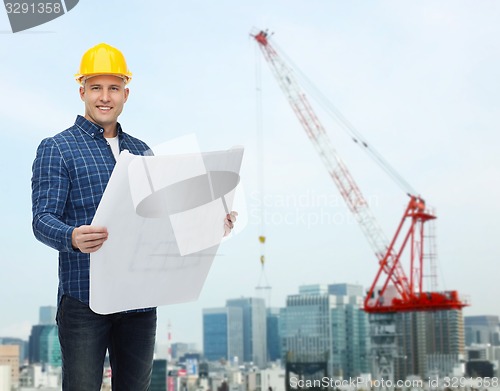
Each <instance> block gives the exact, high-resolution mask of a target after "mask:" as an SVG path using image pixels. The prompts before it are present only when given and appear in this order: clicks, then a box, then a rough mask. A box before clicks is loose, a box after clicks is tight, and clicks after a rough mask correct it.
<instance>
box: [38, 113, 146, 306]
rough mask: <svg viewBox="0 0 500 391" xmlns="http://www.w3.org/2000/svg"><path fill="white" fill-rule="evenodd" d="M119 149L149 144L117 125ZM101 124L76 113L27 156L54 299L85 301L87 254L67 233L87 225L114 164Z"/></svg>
mask: <svg viewBox="0 0 500 391" xmlns="http://www.w3.org/2000/svg"><path fill="white" fill-rule="evenodd" d="M117 130H118V139H119V146H120V151H122V150H124V149H127V150H128V151H129V152H130V153H132V154H135V155H144V154H147V151H148V150H149V147H148V146H147V145H146V144H145V143H144V142H142V141H140V140H139V139H136V138H134V137H132V136H130V135H128V134H126V133H124V132H123V131H122V129H121V126H120V124H118V125H117ZM115 163H116V161H115V158H114V156H113V153H112V151H111V147H110V145H109V144H108V142H107V141H106V139H105V138H104V130H103V129H102V128H100V127H99V126H98V125H96V124H94V123H92V122H90V121H88V120H87V119H85V118H84V117H82V116H78V117H77V118H76V121H75V124H74V125H73V126H72V127H70V128H69V129H66V130H65V131H63V132H61V133H59V134H57V135H55V136H54V137H49V138H46V139H44V140H43V141H42V142H41V143H40V146H39V147H38V150H37V153H36V158H35V161H34V162H33V177H32V179H31V188H32V202H33V232H34V234H35V237H36V238H37V239H38V240H40V241H41V242H43V243H45V244H47V245H48V246H50V247H53V248H55V249H56V250H58V251H59V289H58V303H59V302H60V300H61V297H62V295H64V294H65V295H69V296H71V297H74V298H76V299H78V300H80V301H81V302H84V303H86V304H89V270H90V255H89V254H84V253H81V252H80V251H79V250H75V249H74V248H73V247H72V245H71V234H72V233H73V230H74V229H75V227H79V226H80V225H89V224H90V223H91V222H92V219H93V217H94V214H95V212H96V210H97V206H98V205H99V202H100V201H101V198H102V195H103V192H104V189H105V188H106V185H107V183H108V181H109V177H110V176H111V172H112V171H113V168H114V166H115Z"/></svg>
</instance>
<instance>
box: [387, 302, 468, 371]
mask: <svg viewBox="0 0 500 391" xmlns="http://www.w3.org/2000/svg"><path fill="white" fill-rule="evenodd" d="M395 318H396V340H397V346H398V349H399V351H398V352H397V357H396V359H395V378H396V379H405V378H406V377H407V376H408V375H418V376H421V377H422V378H426V377H428V376H436V375H437V376H440V377H444V376H452V375H453V374H454V372H455V371H456V370H457V369H458V368H459V367H460V365H461V362H463V361H464V359H465V346H464V327H463V326H464V325H463V317H462V311H461V310H448V311H421V312H402V313H397V314H396V317H395Z"/></svg>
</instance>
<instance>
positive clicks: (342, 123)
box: [273, 42, 418, 195]
mask: <svg viewBox="0 0 500 391" xmlns="http://www.w3.org/2000/svg"><path fill="white" fill-rule="evenodd" d="M273 47H274V49H275V50H276V52H278V53H279V55H280V56H282V57H283V58H285V60H286V62H287V63H288V64H290V65H291V69H292V71H294V72H295V73H296V75H297V76H298V79H299V82H300V81H303V83H301V84H303V85H302V87H303V88H304V90H305V91H307V92H309V93H310V95H311V97H312V98H313V99H314V100H315V101H316V102H317V103H318V104H319V105H321V107H323V109H324V110H326V112H327V113H328V114H329V115H330V117H331V118H332V119H333V120H334V121H335V122H336V123H337V124H338V125H339V127H340V128H341V129H342V130H344V131H345V132H346V133H347V134H348V135H349V136H350V138H351V140H352V141H353V142H354V143H355V144H357V145H358V146H359V147H360V148H361V149H362V150H363V151H365V153H367V154H368V155H369V156H370V157H371V158H372V159H373V160H374V161H375V162H376V163H377V164H378V165H379V167H380V168H382V170H384V171H385V172H386V173H387V174H388V175H389V176H390V177H391V178H392V180H393V181H394V182H395V183H396V184H397V185H398V186H399V187H400V188H401V189H402V190H403V191H404V192H405V193H406V194H408V195H418V193H417V191H415V189H414V188H413V187H412V186H411V185H410V184H409V183H408V182H407V181H406V180H405V179H404V178H403V177H402V176H401V175H400V174H399V173H398V172H397V171H396V169H395V168H394V167H392V166H391V165H390V164H389V163H388V162H387V160H385V159H384V157H383V156H382V155H381V154H380V153H378V152H377V150H376V149H375V148H373V146H372V145H371V144H369V143H368V141H367V140H366V139H365V138H364V137H363V135H362V134H361V133H360V132H359V131H358V130H357V129H356V128H355V127H354V126H353V125H352V124H351V123H350V122H349V121H348V120H347V119H346V118H345V117H344V116H343V115H342V113H341V112H340V111H339V110H338V109H337V108H336V107H335V106H334V105H333V103H331V102H330V101H329V100H328V98H327V97H326V96H325V95H324V94H323V93H322V92H321V91H320V90H319V89H318V88H317V87H316V86H315V85H314V83H312V82H311V81H310V80H309V78H308V77H307V76H306V75H305V74H304V73H303V72H302V71H301V70H300V68H299V67H297V66H296V64H294V62H293V61H292V60H291V59H290V58H289V57H288V56H287V55H286V54H285V52H284V51H283V50H281V49H280V48H279V46H278V45H276V43H275V42H273Z"/></svg>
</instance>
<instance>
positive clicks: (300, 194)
mask: <svg viewBox="0 0 500 391" xmlns="http://www.w3.org/2000/svg"><path fill="white" fill-rule="evenodd" d="M118 10H119V12H118ZM152 11H154V12H152ZM118 15H119V16H118ZM116 19H119V21H120V23H118V25H119V26H117V25H116V23H115V21H116ZM499 19H500V4H498V3H496V2H491V1H486V2H481V3H477V2H474V1H472V0H458V1H456V0H442V1H439V2H435V1H431V0H423V1H409V2H404V3H402V2H399V1H397V0H381V1H377V2H371V3H366V2H365V3H358V2H326V1H323V2H322V1H313V2H305V1H300V0H292V1H288V2H286V3H285V2H279V1H277V2H267V1H264V0H258V1H253V2H252V3H249V4H236V3H234V2H230V1H226V0H221V1H219V2H217V3H215V4H205V3H204V2H199V1H194V0H190V1H185V2H148V3H147V5H144V3H143V2H131V3H130V5H129V6H127V7H123V4H121V3H120V2H118V1H116V0H112V1H108V2H105V3H103V4H101V5H100V8H99V11H98V12H96V10H95V9H94V8H93V7H91V5H90V4H87V3H85V2H80V3H79V5H78V7H75V9H74V10H72V11H71V12H70V13H68V14H67V15H64V17H61V18H57V19H56V20H54V21H52V22H50V23H47V24H45V25H43V26H40V27H38V28H34V29H32V30H30V31H29V32H25V33H16V34H12V33H10V27H9V24H8V18H7V15H6V14H5V13H0V31H2V32H3V34H0V42H1V47H2V52H3V53H4V56H3V58H2V63H1V64H0V70H1V71H2V72H0V85H2V87H3V91H4V92H5V93H4V94H1V95H0V132H1V135H2V137H3V140H4V142H5V145H6V146H8V147H7V148H6V151H5V152H4V153H3V154H2V157H1V164H0V167H1V168H0V175H1V178H2V181H3V183H4V184H5V186H4V188H3V190H2V193H1V201H2V202H1V205H2V206H1V208H2V209H1V213H2V216H3V218H4V224H3V227H2V228H1V229H2V230H3V232H2V235H1V237H2V242H1V243H2V249H3V251H2V254H1V255H0V270H1V272H0V296H1V297H4V298H5V297H8V298H9V299H8V300H2V305H1V307H0V311H1V312H2V314H3V315H2V317H1V318H0V335H1V336H16V335H23V336H24V337H26V336H27V334H28V333H29V330H30V327H31V325H32V324H34V323H35V322H36V320H37V311H38V307H39V306H43V305H56V303H55V300H56V295H57V284H58V282H57V253H56V252H55V251H54V250H51V249H49V248H47V247H46V246H44V245H42V244H41V243H39V242H37V241H36V240H35V238H34V237H33V234H32V232H31V203H30V177H31V164H32V162H33V159H34V155H35V150H36V147H37V145H38V144H39V142H40V141H41V140H42V139H43V138H44V137H48V136H51V135H53V134H55V133H56V132H59V131H62V130H63V129H65V128H67V127H68V126H70V125H71V124H72V123H73V121H74V118H75V117H76V115H77V114H81V113H82V111H83V104H82V102H81V101H80V99H79V97H78V85H77V84H76V83H75V82H74V80H73V75H74V73H75V72H76V70H77V68H78V64H79V61H80V59H81V55H82V53H83V52H84V51H85V50H86V49H88V48H89V47H91V46H93V45H95V44H96V43H98V42H102V41H104V42H108V43H109V44H112V45H115V46H116V47H119V48H120V49H121V50H122V51H123V52H124V54H125V55H126V57H127V61H128V63H129V67H130V68H131V70H132V72H133V74H134V79H133V81H132V82H131V83H130V89H131V93H130V97H129V100H128V102H127V104H126V107H125V110H124V112H123V115H122V116H121V117H120V122H121V124H122V125H123V126H124V129H125V130H126V131H128V132H130V133H131V134H132V135H134V136H137V137H139V138H141V139H144V140H145V141H147V142H148V144H150V145H151V146H155V145H158V144H161V143H163V142H165V141H168V140H171V139H173V138H175V137H178V136H183V135H186V134H191V133H195V134H196V136H197V138H198V140H199V144H200V147H201V149H202V150H203V151H209V150H220V149H226V148H230V147H231V146H233V145H243V146H244V147H245V155H244V158H243V165H242V171H241V178H242V184H243V191H244V195H245V199H244V201H245V205H242V204H240V209H239V212H240V216H239V221H238V222H237V226H238V225H239V226H241V227H244V229H243V230H242V231H241V232H239V233H238V234H237V235H235V236H234V238H232V239H231V240H229V241H227V242H224V243H223V244H222V245H221V247H220V250H219V254H218V256H217V257H216V259H215V261H214V264H213V266H212V269H211V270H210V273H209V276H208V279H207V281H206V283H205V286H204V288H203V290H202V292H201V295H200V297H199V299H198V300H197V301H196V302H192V303H186V304H179V305H174V306H163V307H160V308H159V311H158V340H159V342H164V341H165V340H166V339H167V323H168V322H169V321H170V323H171V325H172V330H171V331H172V338H173V339H174V340H177V341H193V342H197V343H198V344H199V346H201V343H200V342H201V335H202V332H201V309H202V308H208V307H218V306H222V305H223V304H224V300H225V299H226V298H228V297H240V296H246V297H250V296H256V291H255V287H256V286H257V284H258V281H259V275H260V273H261V264H260V255H261V247H260V243H259V241H258V237H259V235H265V236H266V238H267V240H266V244H265V257H266V265H265V268H266V269H265V270H266V276H267V279H268V282H269V284H270V285H271V286H272V287H273V288H272V290H271V291H270V292H269V293H270V304H271V306H273V307H276V306H283V305H284V303H285V299H286V296H287V295H288V294H291V293H292V292H294V291H295V290H296V287H298V286H299V285H303V284H311V283H338V282H340V281H345V282H349V283H353V284H360V285H363V286H364V287H365V288H366V287H368V286H369V284H370V283H371V282H372V281H373V278H374V277H375V274H376V270H377V266H378V265H377V261H376V258H375V256H374V255H373V254H372V252H371V250H370V248H369V245H368V244H367V242H366V240H365V238H364V237H363V235H362V233H361V231H360V229H359V227H358V226H357V224H356V222H355V221H354V219H353V218H352V216H351V215H350V213H349V211H348V210H347V209H346V207H345V206H344V203H343V201H342V199H341V197H340V195H339V193H338V191H337V189H336V188H335V186H334V184H333V183H332V181H331V179H330V178H329V176H328V174H327V172H326V170H325V169H324V167H323V165H322V163H321V161H320V159H319V157H318V156H317V153H316V152H315V151H314V148H313V147H312V146H311V145H310V143H309V141H308V140H307V136H306V134H305V133H304V131H303V130H302V128H301V126H300V124H299V122H298V121H297V119H296V118H295V117H294V114H293V112H292V110H291V109H290V108H289V107H288V104H287V102H286V100H285V98H284V97H283V94H282V93H281V92H280V91H279V88H278V86H277V84H276V81H275V80H274V79H273V77H272V74H271V72H270V70H269V69H268V67H267V64H266V63H265V62H264V60H263V59H262V56H261V54H260V53H259V52H258V48H257V46H256V44H255V42H254V40H253V39H252V38H251V37H250V35H249V34H250V32H251V31H252V29H253V28H257V29H259V28H262V29H266V28H268V29H269V31H270V33H274V34H273V35H272V39H273V41H274V42H275V43H276V44H277V45H278V46H279V47H280V48H281V49H282V50H283V51H284V52H285V53H286V54H287V55H288V56H289V57H290V58H291V59H292V60H293V62H294V63H295V64H297V65H298V67H300V69H301V71H302V72H303V73H304V74H305V75H307V77H308V78H309V79H310V80H312V81H313V82H314V84H315V85H316V86H318V88H319V89H320V90H321V91H322V92H323V94H325V95H326V96H327V97H328V98H329V99H330V100H331V101H332V102H333V103H334V104H335V106H336V107H337V108H338V109H339V110H340V111H341V112H342V114H343V115H344V116H345V117H346V118H348V120H349V121H350V122H351V123H353V125H354V126H355V127H356V129H358V130H359V131H360V132H361V133H363V134H364V136H365V137H366V138H367V139H368V140H370V142H372V143H373V145H375V146H376V149H377V150H378V151H379V152H380V153H381V154H382V155H383V156H384V157H385V158H386V159H387V160H388V161H389V162H390V163H391V164H392V165H393V166H394V167H396V169H397V170H398V171H399V172H400V174H402V175H403V177H404V178H405V179H407V180H408V181H409V182H410V183H411V185H412V186H413V187H415V188H416V189H417V190H418V191H419V192H420V194H421V195H422V196H423V197H424V198H425V199H426V201H427V203H428V205H429V206H434V207H435V208H436V213H437V215H438V219H437V253H438V259H439V266H438V268H437V270H438V275H439V285H438V289H440V290H458V291H459V292H460V293H461V294H462V295H465V296H468V297H469V299H470V302H471V304H472V305H471V306H470V307H467V308H465V310H464V315H465V316H467V315H481V314H485V315H489V314H491V315H497V314H495V313H494V311H497V309H496V308H497V305H496V297H497V296H498V294H499V293H500V291H499V289H500V288H499V286H498V282H497V277H496V274H495V273H492V272H491V271H492V270H494V265H495V264H496V261H497V259H498V258H499V256H500V248H499V246H498V244H497V237H498V236H499V234H500V231H499V228H498V226H497V224H496V220H495V218H494V216H496V215H500V205H498V202H497V200H498V199H499V198H500V184H499V182H498V181H496V180H495V178H496V177H497V176H498V167H500V157H499V155H498V151H497V149H498V148H497V146H498V145H500V132H498V124H497V122H498V113H499V109H498V108H499V107H500V94H499V92H498V91H499V89H498V86H497V84H498V80H499V79H500V78H499V76H500V75H499V72H500V71H499V70H500V42H499V39H498V37H499V36H500V25H499V24H498V20H499ZM89 21H92V26H99V28H94V27H93V28H89V26H90V23H89ZM122 26H126V28H124V27H122ZM7 31H9V32H8V33H7ZM82 31H86V34H82ZM259 64H260V65H259ZM259 67H260V68H259ZM259 69H260V71H258V70H259ZM259 72H260V73H259ZM256 73H259V74H260V75H261V81H262V85H261V92H262V93H261V96H262V104H263V105H262V109H263V110H262V112H263V121H262V122H263V126H264V128H263V136H264V137H263V148H259V145H258V142H257V138H258V137H257V133H258V132H257V118H256V112H257V108H256V106H257V104H256V100H257V99H256V95H257V94H256V90H257V83H256ZM319 115H320V117H321V119H322V121H324V122H325V127H326V128H327V130H328V132H331V133H332V134H334V135H335V136H332V139H333V140H334V141H335V146H336V148H337V149H338V151H339V154H340V155H341V156H342V157H343V158H344V159H345V160H346V164H347V165H348V167H349V169H350V170H351V171H352V174H353V176H354V178H355V180H356V181H357V182H358V184H359V186H360V187H361V188H362V190H363V192H364V194H365V197H366V198H367V199H368V200H369V202H370V205H371V206H372V210H373V212H374V214H375V216H376V218H377V219H378V221H379V223H380V224H381V226H382V228H383V230H384V231H385V233H386V234H387V236H391V235H392V234H393V232H394V230H395V227H396V224H397V222H398V221H399V219H400V218H401V214H402V213H403V208H404V205H405V204H406V201H407V198H406V196H405V194H402V193H401V192H400V191H399V189H397V188H396V187H395V186H394V185H393V184H392V183H390V182H389V181H387V180H386V178H385V176H384V175H383V173H381V172H380V171H379V170H378V169H377V168H376V167H374V164H373V163H372V162H371V161H369V160H368V159H366V157H365V156H364V155H362V154H360V153H358V152H359V151H358V150H357V149H355V148H354V147H355V146H354V145H353V144H354V143H352V142H351V140H350V139H349V138H347V140H346V137H344V135H343V134H339V132H338V131H337V129H336V127H335V124H332V123H330V122H329V120H328V119H325V117H324V116H323V115H322V113H321V112H320V113H319ZM259 161H263V162H264V170H263V171H264V177H263V178H261V179H262V180H263V182H264V186H263V188H264V194H263V197H261V195H260V194H259V189H260V188H259V181H260V180H261V179H259V174H258V166H259ZM261 218H263V219H264V224H263V225H262V224H261V222H260V219H261Z"/></svg>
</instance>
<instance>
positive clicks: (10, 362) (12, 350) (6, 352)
mask: <svg viewBox="0 0 500 391" xmlns="http://www.w3.org/2000/svg"><path fill="white" fill-rule="evenodd" d="M0 367H4V370H3V371H4V372H5V373H4V375H3V377H8V376H9V375H10V379H9V380H6V379H4V380H3V382H4V383H6V384H8V383H10V384H11V385H12V386H15V387H16V386H17V385H18V384H19V346H18V345H0ZM5 367H8V368H9V370H8V371H7V370H6V369H5Z"/></svg>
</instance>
